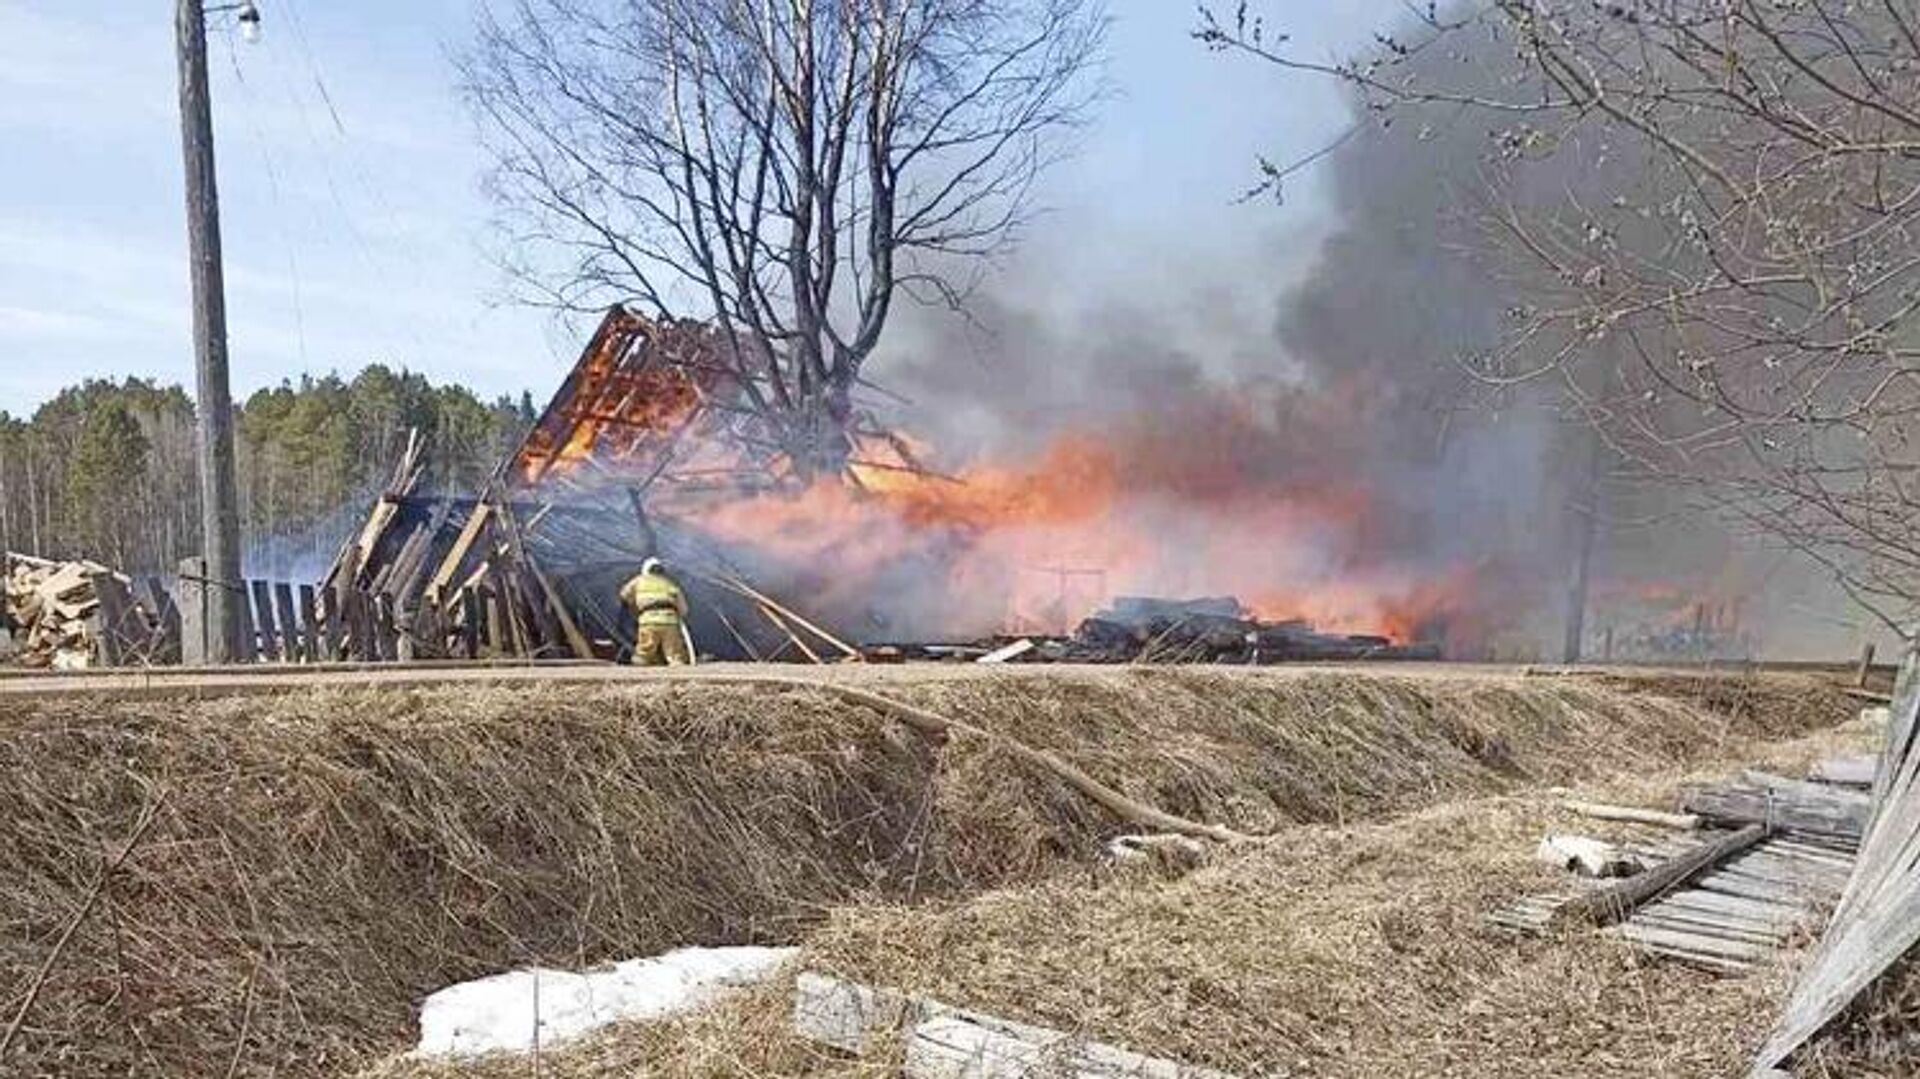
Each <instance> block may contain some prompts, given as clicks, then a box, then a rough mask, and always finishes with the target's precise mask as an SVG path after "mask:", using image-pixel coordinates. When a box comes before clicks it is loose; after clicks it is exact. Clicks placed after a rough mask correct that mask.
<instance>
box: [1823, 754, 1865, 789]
mask: <svg viewBox="0 0 1920 1079" xmlns="http://www.w3.org/2000/svg"><path fill="white" fill-rule="evenodd" d="M1879 770H1880V760H1879V758H1877V757H1864V756H1863V757H1828V758H1827V759H1825V760H1822V761H1818V762H1816V763H1815V764H1814V766H1813V770H1812V771H1811V772H1810V773H1808V778H1809V779H1811V780H1813V781H1814V782H1815V783H1827V784H1831V785H1833V786H1838V787H1854V788H1859V789H1862V790H1869V791H1870V790H1872V789H1873V777H1874V775H1875V774H1876V773H1877V772H1878V771H1879Z"/></svg>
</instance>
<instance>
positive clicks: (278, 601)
mask: <svg viewBox="0 0 1920 1079" xmlns="http://www.w3.org/2000/svg"><path fill="white" fill-rule="evenodd" d="M273 615H274V621H275V622H276V623H277V624H278V625H279V627H280V651H281V653H282V655H281V658H283V659H286V660H289V661H291V660H300V661H303V662H304V661H305V660H307V659H308V658H309V656H308V654H307V642H306V641H305V640H304V639H303V638H302V637H301V635H300V618H299V615H298V614H296V613H295V611H294V607H293V586H292V585H291V584H288V583H287V582H285V581H275V582H274V585H273Z"/></svg>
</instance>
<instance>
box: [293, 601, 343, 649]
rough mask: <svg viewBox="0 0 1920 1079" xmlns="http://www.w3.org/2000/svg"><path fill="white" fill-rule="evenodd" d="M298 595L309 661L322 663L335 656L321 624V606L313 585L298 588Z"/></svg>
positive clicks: (302, 633) (301, 627)
mask: <svg viewBox="0 0 1920 1079" xmlns="http://www.w3.org/2000/svg"><path fill="white" fill-rule="evenodd" d="M296 595H297V597H298V599H297V606H298V607H299V615H300V636H301V637H302V638H303V639H305V640H306V642H307V660H308V662H310V663H322V662H325V661H327V660H330V659H333V658H334V656H333V655H332V652H331V650H330V649H329V648H328V646H327V633H326V628H325V627H324V626H322V625H321V624H320V617H319V613H318V612H319V607H318V604H317V603H316V597H315V595H314V591H313V586H312V585H310V584H303V585H301V586H300V587H299V588H298V589H297V590H296Z"/></svg>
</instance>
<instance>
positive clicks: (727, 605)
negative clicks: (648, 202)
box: [320, 307, 914, 662]
mask: <svg viewBox="0 0 1920 1079" xmlns="http://www.w3.org/2000/svg"><path fill="white" fill-rule="evenodd" d="M733 355H734V353H733V352H732V350H731V347H730V345H729V343H728V342H727V341H725V340H724V339H723V338H722V335H721V334H720V332H719V331H717V330H715V329H713V328H712V327H710V326H707V325H704V324H700V323H692V322H678V321H659V322H656V321H653V320H649V319H646V318H644V317H642V316H640V315H637V314H634V313H632V312H630V311H627V310H625V309H624V308H618V307H616V308H614V309H612V310H610V311H609V312H608V313H607V315H606V316H605V318H604V319H603V320H602V321H601V323H600V326H599V329H598V330H597V331H596V332H595V333H594V335H593V338H592V339H591V341H589V343H588V344H587V347H586V350H585V351H584V352H583V353H582V355H581V357H580V360H579V362H578V363H576V364H575V365H574V368H573V370H572V372H571V373H569V374H568V376H567V378H566V380H565V381H564V382H563V383H562V384H561V386H560V389H559V391H558V392H557V393H556V394H555V395H554V397H553V400H552V401H551V402H550V403H549V404H548V406H547V408H546V410H545V411H544V412H543V413H542V414H541V415H540V417H539V419H538V420H537V422H535V424H534V425H533V427H532V428H531V429H530V430H529V431H528V433H527V435H526V437H525V439H524V440H523V441H522V443H521V445H520V446H519V447H518V448H517V449H515V450H514V451H513V452H512V453H511V454H510V455H509V456H508V457H507V458H506V459H505V460H503V461H502V462H501V463H500V465H499V467H498V468H497V469H496V470H495V472H494V474H493V477H492V479H491V480H489V482H488V483H487V484H486V486H485V488H484V489H483V490H481V491H479V492H475V493H473V494H471V495H459V496H457V495H447V494H428V493H422V492H421V491H420V490H419V486H420V479H421V476H422V473H423V465H422V462H421V460H420V458H419V447H418V444H417V443H414V444H411V445H410V446H409V448H408V451H407V453H406V455H405V457H404V458H403V460H402V461H401V462H399V464H398V466H397V467H396V469H395V472H394V476H393V480H392V482H391V484H390V485H389V486H388V488H387V489H386V490H385V491H384V492H383V493H382V494H381V496H380V498H379V501H378V503H377V504H376V505H375V507H374V509H373V512H372V514H371V515H370V516H369V517H368V519H367V521H366V524H365V526H364V527H363V528H362V529H361V530H360V531H359V533H358V534H357V535H356V536H355V537H354V538H353V539H351V540H350V541H349V542H348V543H347V544H346V545H345V547H344V548H343V550H342V551H341V553H340V556H339V558H338V559H337V560H336V562H335V563H334V565H333V567H332V568H331V569H330V570H329V572H328V573H327V575H326V577H325V578H324V579H323V580H322V582H321V584H320V591H321V595H322V601H321V602H322V608H323V609H322V611H321V618H322V621H323V622H325V623H327V624H328V625H330V626H333V627H337V628H336V629H335V631H334V633H335V634H336V635H337V636H338V637H340V638H342V639H343V640H344V644H343V645H342V646H341V649H340V650H341V651H342V652H343V654H346V655H351V656H354V657H355V658H365V659H401V658H441V657H444V658H459V657H464V658H477V657H524V658H576V659H593V658H598V659H610V658H615V657H617V656H619V655H621V654H623V653H625V652H626V651H627V650H628V649H629V648H630V647H631V645H632V639H631V638H632V628H631V620H630V618H628V617H627V616H626V615H624V614H623V612H622V611H621V609H620V604H619V601H618V598H617V595H618V591H619V587H620V585H621V584H622V583H623V582H624V581H625V580H626V579H627V578H629V577H631V576H632V575H633V574H634V573H635V572H636V571H637V569H638V567H639V566H640V564H641V562H642V561H643V560H644V559H646V558H647V557H649V556H659V557H662V558H664V559H666V560H667V561H669V562H670V563H671V564H672V565H673V566H674V567H675V569H676V575H677V576H678V577H680V579H681V583H682V585H683V587H685V588H686V589H687V590H688V592H689V594H690V598H691V599H692V600H693V607H694V614H693V616H692V619H691V624H690V627H689V628H690V629H691V631H692V633H693V635H694V638H695V640H696V642H697V643H698V646H699V648H700V650H701V651H702V652H703V653H706V654H708V655H714V656H720V657H725V658H734V659H771V658H776V657H783V658H792V659H799V660H807V661H814V662H819V661H825V660H832V659H840V658H858V657H859V652H858V650H857V649H856V648H855V647H853V646H852V645H851V644H849V643H847V642H846V641H843V640H842V639H840V637H839V636H838V635H837V634H835V633H834V632H832V631H831V630H829V629H827V628H826V627H824V626H822V625H820V624H819V623H818V622H816V621H815V620H814V619H811V618H809V617H807V616H806V615H804V614H802V613H800V612H799V611H797V610H795V609H794V608H793V607H792V606H789V605H788V604H786V603H783V602H781V601H779V600H777V599H775V598H773V597H772V596H769V595H767V594H765V593H763V592H761V591H760V590H759V589H757V588H756V587H755V586H754V585H752V584H751V583H749V581H748V578H747V575H746V574H744V573H742V572H741V569H740V567H738V566H736V565H735V564H733V562H732V561H731V559H730V554H729V552H728V550H727V549H726V547H725V546H724V545H723V544H720V543H716V542H715V541H714V539H713V538H712V537H710V536H707V535H704V534H702V533H701V531H700V530H699V528H698V526H697V523H696V522H697V521H698V520H699V518H700V515H701V513H702V512H703V510H705V509H707V508H709V507H712V506H715V505H717V504H721V503H724V502H730V501H737V500H739V499H742V498H746V497H752V496H756V495H764V494H769V493H776V492H782V491H794V490H798V489H800V488H801V487H803V486H805V485H806V484H807V483H808V482H810V480H811V478H812V473H811V472H810V471H809V467H808V461H807V460H803V457H804V456H805V455H804V454H803V453H799V452H796V449H795V447H794V445H793V435H792V432H791V431H790V430H787V429H785V427H784V426H783V425H780V424H778V423H777V422H776V421H775V419H774V415H775V414H774V412H773V410H772V409H771V408H770V406H769V390H768V387H767V386H766V385H765V384H764V383H762V382H761V381H760V379H759V378H757V377H756V376H755V375H754V374H753V372H754V370H755V367H754V365H752V364H749V363H739V362H732V360H731V359H730V357H732V356H733ZM839 437H841V438H845V439H848V440H849V442H848V445H847V446H846V447H843V448H841V452H842V456H850V454H851V452H852V449H853V444H854V442H861V443H870V444H871V445H875V446H881V447H887V448H889V450H890V451H891V452H893V453H894V454H895V457H894V459H893V460H890V461H883V462H869V463H870V464H872V465H874V466H875V467H896V468H911V467H914V466H913V465H912V464H911V461H910V458H909V456H908V451H907V450H906V448H905V447H904V446H903V445H899V444H898V443H897V440H893V439H891V438H889V437H888V436H887V435H886V434H885V433H884V432H881V431H880V430H878V428H877V427H875V426H874V425H873V424H872V421H871V419H870V417H864V416H863V417H862V418H861V419H860V420H859V422H858V423H857V424H856V426H855V428H854V431H853V434H851V435H846V434H842V435H840V436H839Z"/></svg>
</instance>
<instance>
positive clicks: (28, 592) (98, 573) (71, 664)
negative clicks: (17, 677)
mask: <svg viewBox="0 0 1920 1079" xmlns="http://www.w3.org/2000/svg"><path fill="white" fill-rule="evenodd" d="M0 573H3V574H4V579H3V580H0V633H4V644H0V661H5V662H10V663H15V664H18V665H19V666H23V667H35V668H43V669H44V668H51V669H53V670H81V669H84V668H87V667H92V666H96V665H102V666H121V665H123V664H129V663H169V662H178V660H179V641H180V622H179V616H178V614H177V613H175V611H174V609H173V603H172V600H171V599H170V598H169V597H168V596H167V593H166V590H165V589H164V588H162V587H160V584H159V582H157V581H154V580H141V581H137V582H136V581H134V580H132V579H130V578H128V577H126V576H124V575H122V574H118V573H115V572H114V571H112V570H110V569H108V568H107V567H105V566H102V565H100V564H99V563H97V562H91V561H87V560H85V559H82V560H79V561H72V562H54V561H49V560H47V559H44V558H35V557H32V556H31V555H24V554H17V553H14V552H6V553H4V554H0Z"/></svg>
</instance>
